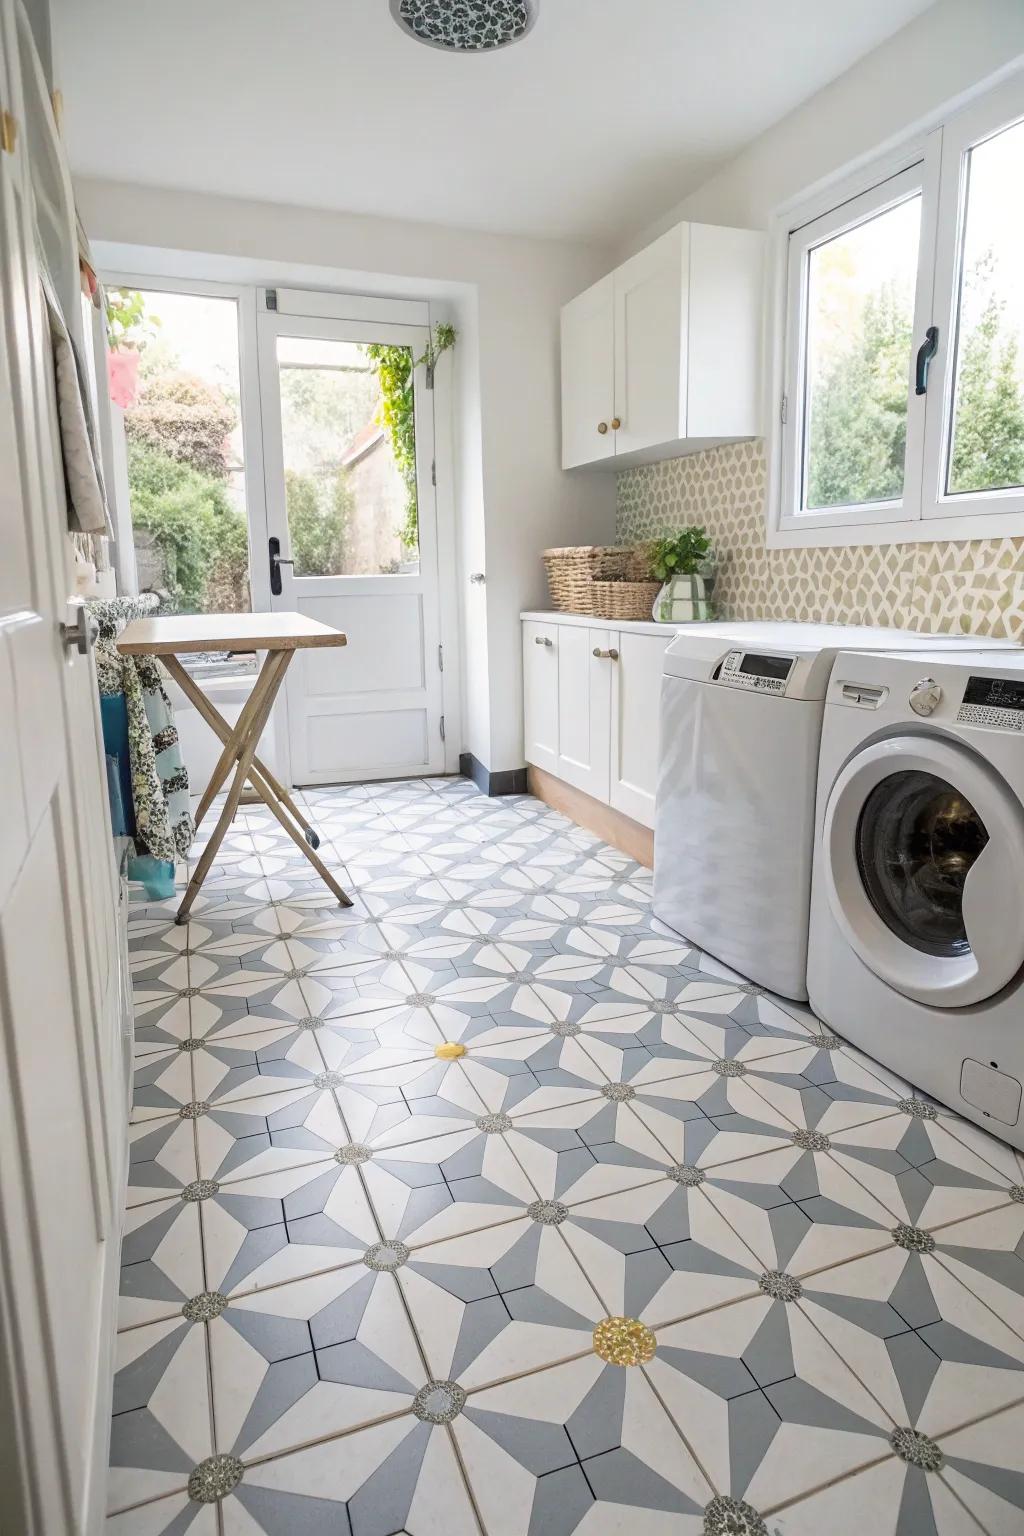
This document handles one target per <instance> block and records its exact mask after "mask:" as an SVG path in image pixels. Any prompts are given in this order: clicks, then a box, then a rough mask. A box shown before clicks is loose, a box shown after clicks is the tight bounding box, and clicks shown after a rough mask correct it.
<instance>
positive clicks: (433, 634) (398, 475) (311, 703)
mask: <svg viewBox="0 0 1024 1536" xmlns="http://www.w3.org/2000/svg"><path fill="white" fill-rule="evenodd" d="M303 298H304V299H305V300H306V301H308V300H309V299H310V296H309V295H303ZM331 304H332V306H333V307H337V306H338V304H339V299H338V296H337V295H332V296H331ZM357 305H361V307H363V308H365V307H366V301H365V300H364V301H358V300H357V301H354V307H356V306H357ZM258 324H259V365H260V398H261V407H262V415H263V433H264V461H265V468H266V489H267V531H268V535H269V540H270V547H269V549H268V550H267V551H266V552H265V553H264V556H263V558H266V559H268V560H269V561H271V564H272V573H273V567H274V566H276V568H277V573H278V577H277V579H273V580H272V582H271V605H272V606H273V607H274V608H276V609H280V610H284V611H291V612H295V611H297V612H299V613H303V614H308V615H309V617H310V618H314V619H319V620H321V621H322V622H323V623H325V624H332V625H334V626H335V627H336V628H338V629H342V630H344V631H345V633H346V634H347V636H348V646H347V647H346V648H345V649H344V650H325V651H308V652H304V653H302V654H300V655H299V656H298V657H297V658H296V660H295V662H294V664H293V665H292V667H291V670H290V672H289V675H288V679H287V683H286V688H287V713H288V739H289V744H290V755H291V774H292V778H293V780H294V782H295V783H296V784H325V783H332V782H339V781H344V780H349V779H374V778H390V777H394V776H401V775H413V774H419V773H437V772H440V771H442V770H443V766H444V737H443V731H444V722H443V717H442V707H443V706H442V686H441V685H442V676H441V673H442V657H441V650H440V643H441V634H440V612H439V598H438V556H437V511H436V498H435V494H434V486H433V478H434V477H433V461H434V424H433V394H432V391H431V390H430V389H428V388H427V379H426V369H425V368H424V367H423V366H412V365H413V363H414V361H415V359H417V358H421V357H422V356H423V352H424V349H425V348H426V345H427V341H428V336H429V333H428V330H427V328H426V327H425V326H417V325H409V324H399V323H396V324H392V323H386V322H380V321H377V320H367V319H356V320H346V319H316V318H309V317H308V315H296V314H288V313H283V312H282V310H281V309H276V310H275V309H270V308H268V307H267V306H266V301H265V296H261V307H260V315H259V322H258ZM374 348H385V349H388V350H387V352H386V353H385V354H384V355H383V356H381V355H380V354H379V353H378V354H376V356H375V354H374V350H373V349H374ZM386 369H392V370H397V371H398V373H399V374H402V373H407V374H408V375H409V382H408V388H407V391H406V393H405V395H404V397H401V398H399V399H398V400H397V405H396V401H395V399H394V398H392V399H391V401H390V405H391V409H392V413H395V412H397V414H398V416H399V421H398V430H397V434H396V433H395V432H393V431H392V427H391V425H390V424H389V420H388V417H387V411H388V405H389V400H388V397H387V396H386V394H385V395H384V396H382V384H381V380H382V378H383V375H384V372H385V370H386ZM409 404H411V406H412V416H411V419H410V417H409V412H408V405H409ZM275 540H276V541H277V543H276V546H275V543H274V541H275ZM275 555H277V556H279V561H278V560H277V559H275V558H274V557H275ZM260 558H261V556H260V553H259V551H257V550H254V559H257V560H258V559H260Z"/></svg>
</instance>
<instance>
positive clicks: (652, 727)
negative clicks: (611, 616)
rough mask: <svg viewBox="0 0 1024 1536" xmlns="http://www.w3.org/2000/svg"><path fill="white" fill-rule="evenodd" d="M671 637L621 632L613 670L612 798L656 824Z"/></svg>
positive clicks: (635, 817)
mask: <svg viewBox="0 0 1024 1536" xmlns="http://www.w3.org/2000/svg"><path fill="white" fill-rule="evenodd" d="M671 638H672V636H671V635H667V636H665V637H664V638H663V637H662V636H661V635H637V634H631V633H629V632H628V631H626V630H623V631H621V632H620V634H619V636H618V647H617V648H618V652H619V659H618V661H617V662H616V663H615V666H614V668H613V669H612V709H611V760H610V764H609V772H610V793H609V796H608V798H609V803H610V804H611V805H612V806H614V808H615V810H617V811H621V812H622V813H623V815H624V816H632V818H633V820H634V821H639V822H641V823H642V825H643V826H645V827H653V826H654V796H655V790H656V789H657V787H658V750H659V729H658V727H659V725H660V723H661V722H660V713H661V711H660V702H661V670H662V662H663V659H664V656H665V647H666V645H667V644H668V642H669V640H670V639H671Z"/></svg>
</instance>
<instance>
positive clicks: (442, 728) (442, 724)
mask: <svg viewBox="0 0 1024 1536" xmlns="http://www.w3.org/2000/svg"><path fill="white" fill-rule="evenodd" d="M441 740H442V741H444V715H442V716H441Z"/></svg>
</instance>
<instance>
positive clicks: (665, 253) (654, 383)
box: [612, 224, 689, 453]
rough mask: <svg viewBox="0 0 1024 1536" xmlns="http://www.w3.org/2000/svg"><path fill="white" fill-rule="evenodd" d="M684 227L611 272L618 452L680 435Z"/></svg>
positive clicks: (685, 255) (686, 242)
mask: <svg viewBox="0 0 1024 1536" xmlns="http://www.w3.org/2000/svg"><path fill="white" fill-rule="evenodd" d="M688 259H689V225H687V224H680V225H677V226H676V228H675V229H670V230H669V232H668V234H666V235H662V236H661V238H660V239H658V240H655V242H654V244H653V245H649V246H647V248H646V249H645V250H642V251H639V252H638V253H637V255H635V256H632V257H630V259H629V261H626V262H624V263H623V265H622V266H621V267H618V268H616V270H615V272H614V273H613V274H612V275H613V277H614V279H615V417H616V419H617V420H618V422H619V427H618V431H617V432H616V443H615V450H616V452H617V453H630V452H632V451H633V450H635V449H638V448H650V447H653V446H654V445H655V444H657V443H668V442H672V441H673V440H674V439H676V438H679V437H682V436H684V423H685V420H686V323H687V310H686V304H685V302H684V295H685V293H686V288H687V265H688Z"/></svg>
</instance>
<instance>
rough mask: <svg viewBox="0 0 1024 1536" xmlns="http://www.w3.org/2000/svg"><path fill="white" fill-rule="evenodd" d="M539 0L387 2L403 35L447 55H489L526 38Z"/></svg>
mask: <svg viewBox="0 0 1024 1536" xmlns="http://www.w3.org/2000/svg"><path fill="white" fill-rule="evenodd" d="M538 5H539V0H391V14H392V16H393V17H394V18H395V20H396V21H397V22H398V25H399V26H400V27H401V29H402V31H403V32H407V33H408V34H409V36H410V37H414V38H415V39H416V41H417V42H418V43H426V44H427V46H428V47H429V48H443V49H445V51H446V52H447V53H490V52H492V51H493V50H494V49H495V48H507V47H508V46H509V45H510V44H511V43H518V42H519V40H520V38H523V37H525V36H526V34H527V32H529V30H530V28H531V27H532V26H533V24H534V22H535V21H536V20H537V8H538Z"/></svg>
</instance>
